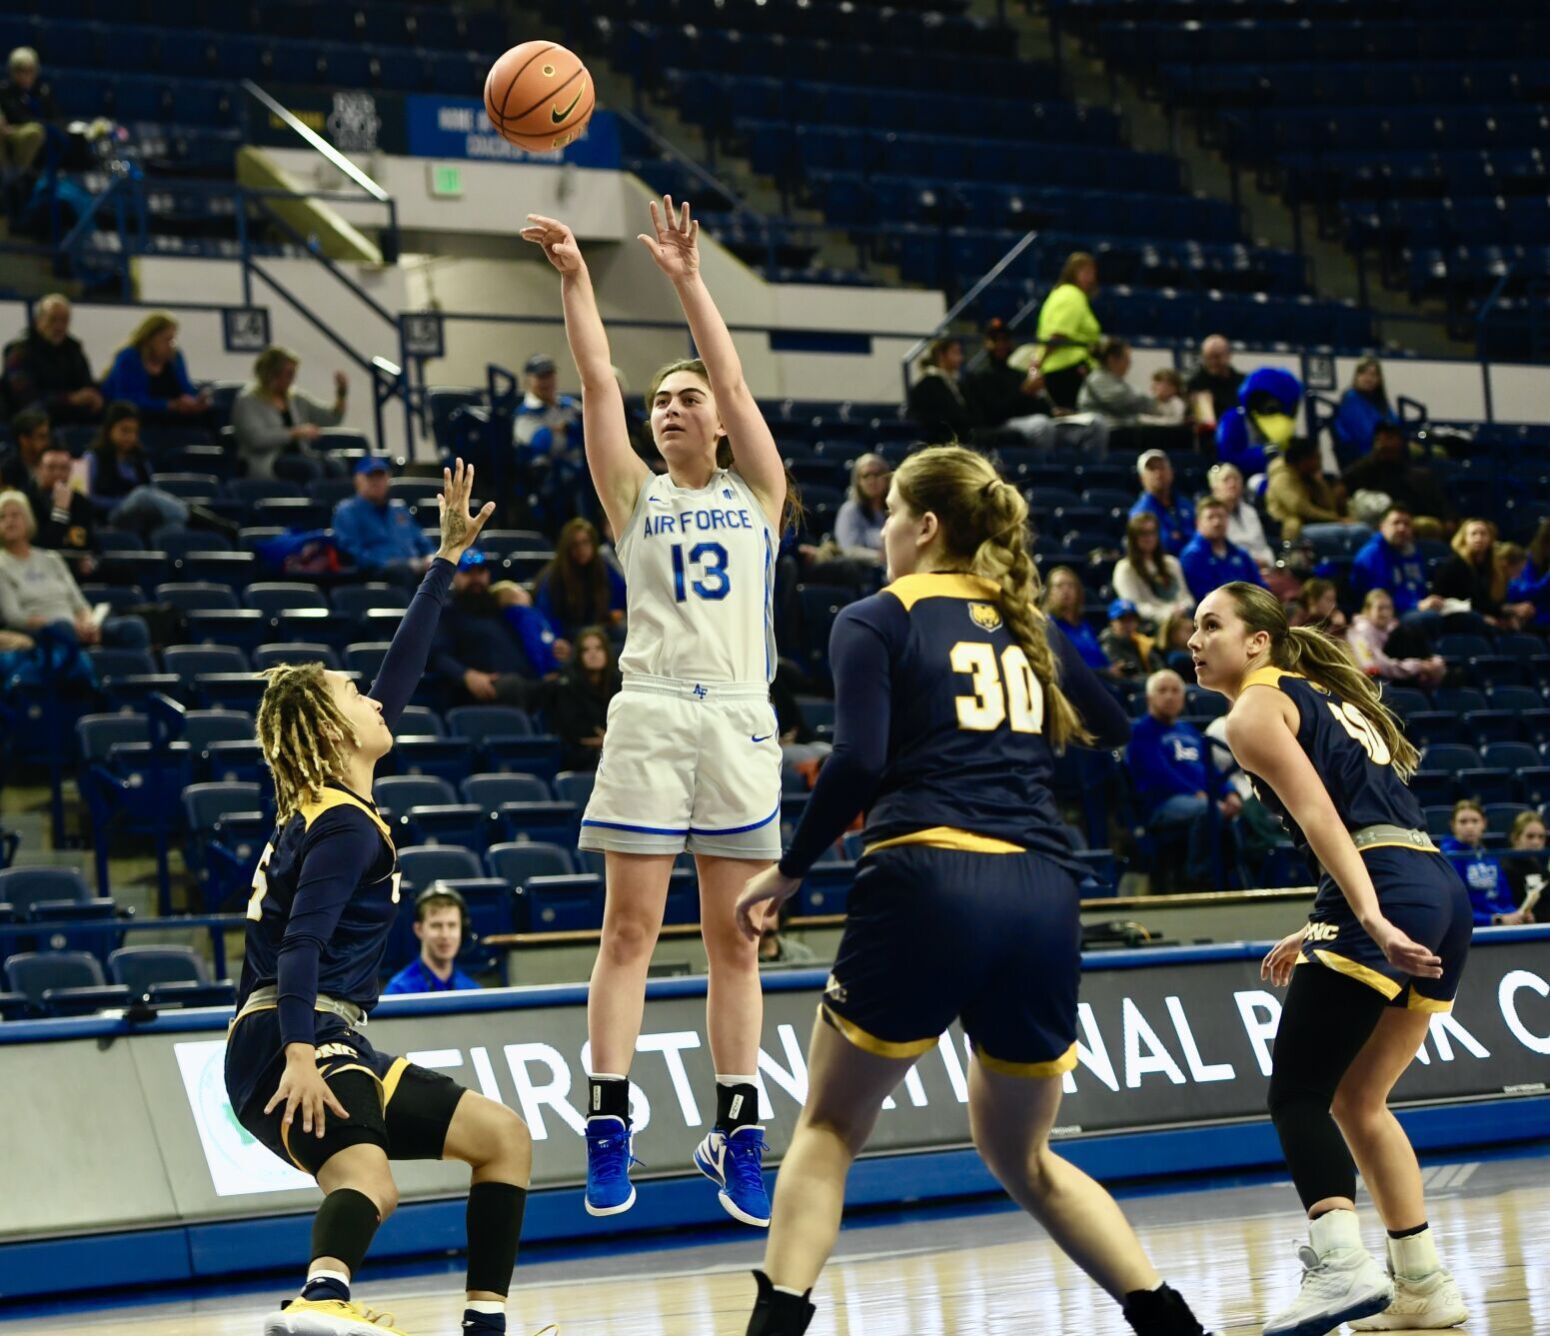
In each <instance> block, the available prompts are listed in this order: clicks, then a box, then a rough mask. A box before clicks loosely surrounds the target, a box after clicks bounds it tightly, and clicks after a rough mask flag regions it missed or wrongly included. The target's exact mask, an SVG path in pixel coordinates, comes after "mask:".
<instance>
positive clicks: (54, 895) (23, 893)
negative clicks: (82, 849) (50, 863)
mask: <svg viewBox="0 0 1550 1336" xmlns="http://www.w3.org/2000/svg"><path fill="white" fill-rule="evenodd" d="M93 898H94V897H93V895H92V892H91V889H90V887H88V886H87V884H86V879H85V878H84V877H82V876H81V874H80V873H79V872H78V871H76V869H74V868H69V867H10V868H3V869H0V904H8V905H10V906H11V908H12V910H13V911H14V912H15V913H16V915H17V916H18V917H26V916H27V915H28V914H30V912H31V910H32V907H33V905H35V904H40V903H45V902H59V901H66V900H68V901H74V902H76V903H78V904H85V903H86V902H87V901H89V900H91V899H93Z"/></svg>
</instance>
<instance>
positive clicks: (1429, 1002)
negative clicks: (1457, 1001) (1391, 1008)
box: [1405, 984, 1453, 1013]
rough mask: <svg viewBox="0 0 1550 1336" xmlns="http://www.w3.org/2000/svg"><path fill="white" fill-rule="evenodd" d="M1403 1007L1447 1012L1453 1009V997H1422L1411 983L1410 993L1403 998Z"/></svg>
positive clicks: (1413, 1009) (1411, 1009) (1409, 1009)
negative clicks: (1445, 999)
mask: <svg viewBox="0 0 1550 1336" xmlns="http://www.w3.org/2000/svg"><path fill="white" fill-rule="evenodd" d="M1405 1008H1406V1010H1408V1011H1430V1012H1433V1013H1436V1012H1449V1011H1452V1010H1453V999H1452V998H1449V999H1448V1000H1447V1001H1443V999H1442V998H1440V997H1423V996H1421V994H1420V993H1418V992H1416V990H1415V985H1414V984H1412V985H1411V987H1410V995H1409V996H1408V997H1406V998H1405Z"/></svg>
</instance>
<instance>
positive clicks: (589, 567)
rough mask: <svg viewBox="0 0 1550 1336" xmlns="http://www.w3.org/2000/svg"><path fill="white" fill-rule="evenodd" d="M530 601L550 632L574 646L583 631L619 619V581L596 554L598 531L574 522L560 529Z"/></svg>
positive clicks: (588, 524) (621, 598) (621, 582)
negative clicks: (549, 624) (547, 625)
mask: <svg viewBox="0 0 1550 1336" xmlns="http://www.w3.org/2000/svg"><path fill="white" fill-rule="evenodd" d="M533 595H534V596H533V601H534V603H535V604H536V605H537V607H538V610H539V611H540V612H542V613H543V614H544V616H545V617H547V618H548V619H549V621H550V623H551V624H552V625H553V626H554V628H555V630H556V631H557V632H559V634H560V635H562V636H564V637H565V638H566V639H567V640H571V641H574V640H575V638H576V636H577V634H579V632H580V631H581V629H582V628H583V627H585V626H609V625H612V624H613V623H615V622H619V621H622V620H623V618H624V577H623V576H622V575H620V574H619V572H618V571H617V570H615V569H614V567H612V566H611V565H609V564H608V562H607V561H606V560H605V559H604V557H603V555H602V553H601V552H600V551H599V550H598V534H597V528H596V526H595V525H593V524H592V523H591V522H590V521H588V520H583V519H574V520H571V521H570V522H569V523H567V524H566V525H565V527H564V528H563V529H561V530H560V536H559V538H557V539H556V540H555V544H554V558H553V559H552V560H551V561H550V562H549V564H548V565H547V566H545V567H544V568H543V570H541V571H540V572H539V573H538V579H537V580H536V581H535V582H534V591H533Z"/></svg>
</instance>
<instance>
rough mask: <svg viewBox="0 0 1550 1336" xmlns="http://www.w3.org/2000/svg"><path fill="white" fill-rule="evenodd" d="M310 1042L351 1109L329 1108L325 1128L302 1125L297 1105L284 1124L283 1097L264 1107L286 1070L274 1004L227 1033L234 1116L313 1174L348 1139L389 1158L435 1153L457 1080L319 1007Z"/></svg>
mask: <svg viewBox="0 0 1550 1336" xmlns="http://www.w3.org/2000/svg"><path fill="white" fill-rule="evenodd" d="M315 1014H316V1017H317V1023H316V1028H315V1030H314V1037H313V1044H314V1046H315V1048H316V1049H317V1062H318V1071H319V1072H320V1073H321V1074H322V1076H323V1079H324V1081H326V1082H327V1083H328V1088H329V1089H330V1090H331V1091H333V1093H334V1096H335V1097H336V1098H337V1099H338V1100H339V1102H340V1103H341V1104H343V1105H344V1107H345V1109H346V1110H348V1112H349V1115H350V1116H349V1117H348V1118H340V1117H339V1115H338V1114H337V1113H335V1112H334V1111H333V1110H332V1109H327V1110H326V1111H325V1113H324V1118H323V1135H322V1136H321V1137H319V1136H316V1135H314V1134H312V1133H310V1132H303V1131H302V1127H301V1116H300V1114H299V1113H298V1114H297V1116H296V1117H295V1119H294V1120H293V1121H292V1123H291V1125H290V1127H289V1128H287V1127H286V1126H285V1124H284V1117H285V1105H284V1104H277V1105H275V1107H274V1108H273V1109H272V1110H271V1111H270V1112H269V1113H265V1112H264V1105H266V1104H267V1103H269V1101H270V1100H271V1099H272V1098H273V1097H274V1093H275V1091H276V1090H277V1089H278V1088H279V1085H280V1078H281V1076H283V1075H284V1073H285V1051H284V1048H283V1047H282V1045H281V1043H280V1020H279V1015H278V1013H277V1012H275V1011H274V1010H268V1011H255V1012H253V1013H251V1014H250V1015H247V1016H244V1017H243V1018H242V1019H241V1020H240V1021H238V1022H237V1024H236V1025H235V1026H233V1027H232V1030H231V1033H230V1034H229V1035H228V1036H227V1040H226V1090H227V1093H228V1094H229V1095H230V1096H231V1102H232V1107H233V1109H235V1110H236V1113H237V1121H238V1122H239V1123H241V1124H242V1126H243V1127H245V1128H246V1129H247V1130H248V1131H249V1132H250V1133H251V1134H252V1135H253V1136H254V1137H255V1138H257V1140H259V1141H261V1142H262V1143H263V1144H264V1145H266V1146H268V1147H269V1149H270V1150H272V1151H273V1152H274V1153H275V1154H276V1155H278V1156H279V1157H280V1158H281V1159H282V1160H286V1161H288V1162H289V1163H291V1164H294V1165H295V1166H296V1167H297V1168H298V1169H300V1170H302V1171H303V1172H305V1173H309V1174H314V1175H315V1174H316V1173H317V1171H318V1170H319V1169H320V1168H322V1167H323V1165H324V1164H325V1163H327V1161H328V1160H329V1159H330V1158H331V1157H332V1156H334V1155H337V1154H338V1153H339V1152H340V1151H342V1150H344V1149H346V1148H347V1147H349V1146H356V1145H361V1144H363V1143H365V1144H369V1145H373V1146H380V1147H381V1148H382V1150H383V1153H384V1154H386V1155H387V1157H388V1158H389V1159H390V1160H439V1159H441V1158H442V1151H443V1149H444V1148H445V1146H446V1142H447V1129H448V1128H449V1127H451V1125H452V1115H453V1113H454V1112H455V1111H456V1109H457V1104H458V1101H459V1100H460V1099H462V1097H463V1093H464V1091H463V1087H462V1086H460V1085H458V1084H457V1082H455V1081H453V1080H452V1079H451V1078H449V1077H447V1076H444V1075H442V1073H440V1072H433V1071H429V1070H428V1069H426V1068H424V1067H419V1066H416V1065H415V1064H414V1063H412V1062H410V1061H409V1060H408V1059H407V1058H395V1057H393V1056H392V1055H390V1054H387V1053H378V1052H377V1051H376V1049H374V1048H373V1047H372V1046H371V1042H370V1041H369V1040H368V1039H367V1038H366V1036H365V1035H363V1034H361V1032H360V1031H359V1030H353V1029H351V1028H350V1026H349V1024H348V1023H347V1022H346V1021H345V1020H344V1018H343V1017H340V1016H336V1015H334V1014H332V1013H331V1012H325V1011H319V1012H317V1013H315Z"/></svg>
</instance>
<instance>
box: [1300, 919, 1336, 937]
mask: <svg viewBox="0 0 1550 1336" xmlns="http://www.w3.org/2000/svg"><path fill="white" fill-rule="evenodd" d="M1339 936H1340V927H1339V925H1338V924H1335V923H1310V924H1309V925H1308V926H1307V927H1306V928H1304V929H1303V930H1302V938H1303V941H1305V942H1333V941H1334V940H1335V939H1336V938H1337V937H1339Z"/></svg>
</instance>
